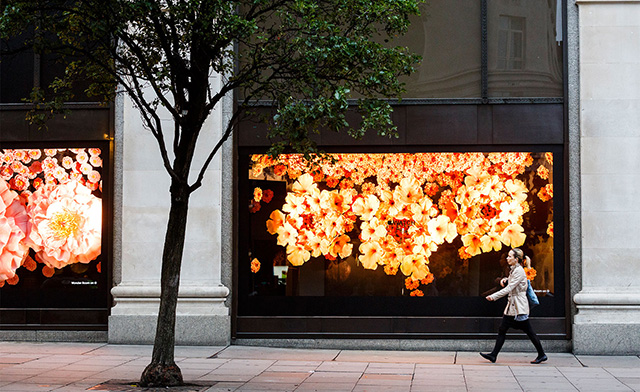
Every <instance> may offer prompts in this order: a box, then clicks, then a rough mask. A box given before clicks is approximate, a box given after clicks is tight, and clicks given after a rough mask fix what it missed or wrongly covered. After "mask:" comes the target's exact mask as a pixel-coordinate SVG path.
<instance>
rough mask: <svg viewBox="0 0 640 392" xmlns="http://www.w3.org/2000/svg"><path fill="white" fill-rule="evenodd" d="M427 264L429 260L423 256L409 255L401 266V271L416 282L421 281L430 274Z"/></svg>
mask: <svg viewBox="0 0 640 392" xmlns="http://www.w3.org/2000/svg"><path fill="white" fill-rule="evenodd" d="M427 263H428V261H427V259H426V258H425V257H424V256H422V255H414V254H411V255H407V256H405V257H404V259H403V260H402V264H400V271H402V273H403V274H405V275H406V276H411V278H413V279H414V280H421V279H424V278H425V277H426V276H427V274H428V273H429V267H428V266H427Z"/></svg>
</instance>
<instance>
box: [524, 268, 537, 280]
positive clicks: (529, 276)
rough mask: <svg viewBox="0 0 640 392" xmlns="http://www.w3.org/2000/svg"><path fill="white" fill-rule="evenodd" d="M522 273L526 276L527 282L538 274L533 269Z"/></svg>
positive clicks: (527, 269)
mask: <svg viewBox="0 0 640 392" xmlns="http://www.w3.org/2000/svg"><path fill="white" fill-rule="evenodd" d="M524 273H525V274H527V279H529V280H533V279H534V278H535V277H536V275H537V274H538V273H537V272H536V270H535V269H533V268H525V269H524Z"/></svg>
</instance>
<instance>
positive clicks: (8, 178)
mask: <svg viewBox="0 0 640 392" xmlns="http://www.w3.org/2000/svg"><path fill="white" fill-rule="evenodd" d="M102 157H103V152H102V151H101V150H100V149H99V148H69V149H66V148H61V149H60V148H58V149H56V148H53V149H2V150H0V196H1V197H0V307H3V308H61V307H64V308H94V307H106V306H107V295H106V293H107V290H108V288H107V275H106V272H105V271H103V267H105V266H104V263H103V262H102V261H103V255H102V178H101V177H102Z"/></svg>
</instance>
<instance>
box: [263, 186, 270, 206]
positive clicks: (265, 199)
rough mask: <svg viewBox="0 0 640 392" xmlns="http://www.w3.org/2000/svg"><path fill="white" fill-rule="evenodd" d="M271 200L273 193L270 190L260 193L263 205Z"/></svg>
mask: <svg viewBox="0 0 640 392" xmlns="http://www.w3.org/2000/svg"><path fill="white" fill-rule="evenodd" d="M272 199H273V191H272V190H271V189H265V191H264V192H262V201H263V202H265V203H269V202H271V200H272Z"/></svg>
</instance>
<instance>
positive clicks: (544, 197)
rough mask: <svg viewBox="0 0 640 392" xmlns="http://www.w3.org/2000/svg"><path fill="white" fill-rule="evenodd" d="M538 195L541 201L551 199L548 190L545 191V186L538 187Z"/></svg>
mask: <svg viewBox="0 0 640 392" xmlns="http://www.w3.org/2000/svg"><path fill="white" fill-rule="evenodd" d="M538 197H539V198H540V200H542V201H543V202H547V201H549V200H551V196H550V195H549V192H547V188H546V187H544V188H540V191H539V192H538Z"/></svg>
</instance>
